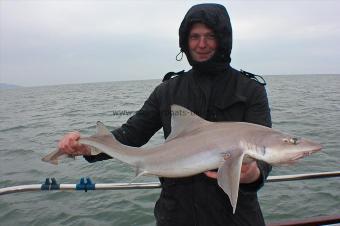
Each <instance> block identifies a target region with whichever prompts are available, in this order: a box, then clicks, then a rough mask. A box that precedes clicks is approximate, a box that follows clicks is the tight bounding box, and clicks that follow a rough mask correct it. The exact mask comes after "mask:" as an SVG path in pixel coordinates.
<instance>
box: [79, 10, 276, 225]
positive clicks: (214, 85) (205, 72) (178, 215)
mask: <svg viewBox="0 0 340 226" xmlns="http://www.w3.org/2000/svg"><path fill="white" fill-rule="evenodd" d="M197 22H199V23H204V24H206V25H207V26H208V27H210V28H211V29H213V30H214V32H215V33H216V35H217V37H218V38H217V40H218V49H217V50H216V52H215V55H214V56H213V57H212V58H211V59H209V60H207V61H205V62H195V61H194V60H192V59H191V57H190V54H189V51H188V34H189V31H190V28H191V26H192V24H193V23H197ZM179 40H180V41H179V44H180V48H181V50H182V51H183V52H184V53H185V54H186V56H187V58H188V61H189V63H190V64H191V65H192V67H193V68H192V70H190V71H188V72H186V73H183V74H182V75H179V76H177V77H175V78H171V79H169V80H166V81H164V82H162V83H161V84H160V85H158V86H157V87H156V88H155V90H154V91H153V92H152V93H151V95H150V96H149V98H148V99H147V100H146V101H145V103H144V105H143V106H142V108H141V109H140V110H139V111H138V112H137V113H136V114H135V115H134V116H132V117H131V118H130V119H129V120H128V121H127V122H126V123H125V124H123V125H122V126H121V127H120V128H118V129H116V130H114V131H112V133H113V135H114V136H115V137H116V139H117V140H119V141H120V142H121V143H123V144H125V145H129V146H135V147H139V146H142V145H144V144H145V143H147V142H148V141H149V139H150V138H151V137H152V136H153V135H154V134H155V133H156V132H157V131H158V130H159V129H160V128H163V131H164V138H166V137H167V136H168V135H169V134H170V132H171V112H170V106H171V105H172V104H178V105H181V106H184V107H186V108H188V109H189V110H191V111H193V112H195V113H196V114H197V115H199V116H200V117H202V118H204V119H206V120H208V121H245V122H251V123H257V124H261V125H264V126H268V127H270V126H271V118H270V110H269V106H268V99H267V94H266V91H265V89H264V86H263V85H261V84H259V83H258V82H256V81H254V80H252V79H249V78H248V77H245V76H243V75H242V74H241V73H240V72H239V71H237V70H235V69H233V68H232V67H230V65H229V63H230V52H231V48H232V30H231V25H230V20H229V16H228V13H227V11H226V9H225V8H224V7H223V6H222V5H218V4H200V5H196V6H193V7H192V8H191V9H190V10H189V11H188V13H187V14H186V15H185V17H184V19H183V22H182V23H181V26H180V29H179ZM85 158H86V159H87V160H88V161H89V162H95V161H98V160H103V159H108V158H109V157H108V156H107V155H106V154H99V155H97V156H85ZM258 166H259V169H260V172H261V176H260V178H259V180H258V181H256V182H254V183H252V184H241V185H240V191H239V198H238V203H237V207H236V213H235V214H233V213H232V207H231V205H230V202H229V198H228V197H227V195H226V194H225V193H224V192H223V190H222V189H221V188H220V187H219V186H218V184H217V181H216V180H215V179H211V178H208V177H207V176H205V175H204V174H199V175H195V176H192V177H186V178H160V181H161V183H162V191H161V194H160V198H159V199H158V201H157V202H156V205H155V211H154V214H155V217H156V222H157V225H162V226H165V225H171V226H175V225H176V226H181V225H183V226H184V225H185V226H190V225H195V226H196V225H202V226H210V225H214V226H215V225H216V226H218V225H256V226H260V225H264V220H263V216H262V213H261V209H260V206H259V203H258V200H257V193H256V192H257V191H258V189H260V188H261V187H262V185H263V183H264V181H265V179H266V177H267V176H268V173H269V171H270V170H271V167H270V165H268V164H266V163H264V162H260V161H258Z"/></svg>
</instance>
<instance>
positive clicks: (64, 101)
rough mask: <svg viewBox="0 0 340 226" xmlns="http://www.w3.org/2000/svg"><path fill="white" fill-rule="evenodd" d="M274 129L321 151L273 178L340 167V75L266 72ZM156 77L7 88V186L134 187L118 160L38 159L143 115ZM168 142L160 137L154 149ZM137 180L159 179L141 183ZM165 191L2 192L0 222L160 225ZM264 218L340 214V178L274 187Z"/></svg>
mask: <svg viewBox="0 0 340 226" xmlns="http://www.w3.org/2000/svg"><path fill="white" fill-rule="evenodd" d="M265 79H266V80H267V83H268V85H267V91H268V96H269V101H270V106H271V111H272V120H273V127H274V128H275V129H279V130H282V131H285V132H288V133H291V134H295V135H297V136H300V137H306V138H310V139H312V140H315V141H318V142H320V143H322V145H323V147H324V148H323V151H322V152H320V153H316V154H314V155H312V156H310V157H308V158H305V159H302V160H301V161H300V162H299V164H296V165H292V166H285V167H274V168H273V171H272V173H271V175H284V174H297V173H310V172H324V171H335V170H339V166H340V150H339V148H340V126H339V125H340V91H339V90H340V76H336V75H318V76H317V75H298V76H283V75H282V76H265ZM159 83H160V81H159V80H146V81H128V82H107V83H95V84H80V85H60V86H46V87H30V88H15V89H7V90H0V188H2V187H6V186H15V185H22V184H36V183H43V182H44V180H45V178H46V177H55V178H57V181H58V182H59V183H78V182H79V178H81V177H86V176H89V177H91V179H92V180H93V181H94V182H97V183H106V182H107V183H115V182H129V181H130V180H131V179H132V178H133V177H134V169H132V168H131V167H129V166H128V165H126V164H123V163H120V162H118V161H115V160H107V161H102V162H97V163H94V164H89V163H87V162H86V161H85V160H84V159H83V158H82V157H78V158H77V159H76V160H75V161H74V160H66V161H64V162H63V163H61V164H59V165H58V166H54V165H51V164H48V163H45V162H42V161H41V160H40V159H41V158H42V157H43V156H44V155H46V154H47V153H48V152H50V151H51V150H53V149H54V148H55V147H56V145H57V142H58V140H59V139H60V138H61V137H62V136H63V134H64V133H65V132H68V131H73V130H78V131H80V132H81V133H82V134H84V135H91V134H93V133H94V132H95V123H96V121H98V120H100V121H102V122H104V123H105V124H106V125H108V126H109V128H110V129H114V128H115V127H118V126H120V125H121V124H122V123H123V122H125V121H126V120H127V119H128V117H129V116H130V115H129V114H130V112H134V111H136V110H138V109H139V108H140V107H141V106H142V104H143V102H144V101H145V100H146V98H147V97H148V95H149V94H150V93H151V91H152V90H153V89H154V87H155V86H156V85H157V84H159ZM162 142H163V134H162V131H159V132H157V133H156V134H155V136H154V137H153V138H152V139H151V140H150V142H149V143H148V144H147V145H150V146H152V145H155V144H159V143H162ZM138 181H139V182H147V181H157V178H155V177H142V178H140V179H139V180H138ZM159 192H160V190H159V189H153V190H125V191H118V190H116V191H90V192H87V193H85V192H27V193H17V194H8V195H4V196H0V225H65V226H66V225H138V226H140V225H142V226H147V225H154V224H155V222H154V217H153V207H154V203H155V201H156V200H157V198H158V196H159ZM258 195H259V200H260V202H261V207H262V211H263V214H264V217H265V220H266V222H273V221H278V220H287V219H302V218H305V217H314V216H321V215H331V214H338V213H340V179H339V178H329V179H317V180H305V181H290V182H280V183H267V184H265V186H264V187H263V188H262V189H261V190H260V192H259V193H258Z"/></svg>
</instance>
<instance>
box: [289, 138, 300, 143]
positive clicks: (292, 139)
mask: <svg viewBox="0 0 340 226" xmlns="http://www.w3.org/2000/svg"><path fill="white" fill-rule="evenodd" d="M298 141H299V139H298V138H296V137H292V138H290V139H289V143H291V144H298Z"/></svg>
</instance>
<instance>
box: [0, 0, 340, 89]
mask: <svg viewBox="0 0 340 226" xmlns="http://www.w3.org/2000/svg"><path fill="white" fill-rule="evenodd" d="M203 2H211V1H208V0H206V1H198V0H196V1H189V0H186V1H183V0H162V1H160V0H139V1H138V0H122V1H120V0H111V1H110V0H96V1H95V0H0V83H10V84H16V85H21V86H42V85H56V84H74V83H91V82H107V81H122V80H143V79H161V78H162V77H163V75H164V74H166V73H167V72H169V71H180V70H183V69H184V70H189V69H190V65H189V64H188V62H187V60H186V58H185V57H184V58H183V60H182V61H180V62H178V61H176V55H177V54H178V53H179V46H178V28H179V25H180V23H181V21H182V19H183V17H184V15H185V13H186V12H187V11H188V9H189V8H190V7H191V6H192V5H195V4H198V3H203ZM214 2H215V3H220V4H223V5H224V6H225V7H226V8H227V10H228V12H229V15H230V18H231V23H232V27H233V49H232V54H231V58H232V61H231V66H232V67H234V68H235V69H243V70H245V71H250V72H253V73H256V74H262V75H277V74H340V63H339V62H340V60H339V59H340V43H339V42H340V22H339V21H340V14H339V12H340V1H337V0H308V1H304V0H271V1H270V0H263V1H257V0H234V1H214Z"/></svg>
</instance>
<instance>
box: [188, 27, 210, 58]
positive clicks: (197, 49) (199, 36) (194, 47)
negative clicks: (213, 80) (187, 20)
mask: <svg viewBox="0 0 340 226" xmlns="http://www.w3.org/2000/svg"><path fill="white" fill-rule="evenodd" d="M188 41H189V53H190V56H191V58H192V59H193V60H195V61H197V62H203V61H206V60H209V59H210V58H211V57H212V56H213V55H214V53H215V51H216V48H217V40H216V36H215V33H214V32H213V30H211V29H210V28H209V27H207V26H206V25H205V24H202V23H196V24H194V25H193V26H192V27H191V30H190V33H189V40H188Z"/></svg>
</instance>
